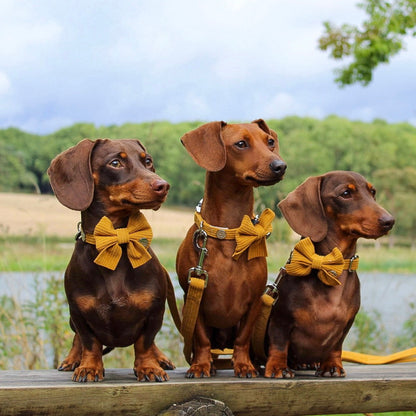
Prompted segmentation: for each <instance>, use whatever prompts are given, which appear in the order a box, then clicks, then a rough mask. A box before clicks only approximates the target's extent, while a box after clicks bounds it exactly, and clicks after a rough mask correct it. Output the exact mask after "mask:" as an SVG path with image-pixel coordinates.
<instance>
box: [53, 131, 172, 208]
mask: <svg viewBox="0 0 416 416" xmlns="http://www.w3.org/2000/svg"><path fill="white" fill-rule="evenodd" d="M48 175H49V177H50V182H51V185H52V189H53V191H54V192H55V195H56V197H57V198H58V200H59V201H60V202H61V203H62V204H63V205H65V206H66V207H68V208H70V209H74V210H77V211H85V210H86V209H88V207H90V205H91V204H92V203H93V201H99V202H100V203H101V204H102V205H103V206H104V211H105V213H106V214H107V213H111V212H118V211H120V212H124V213H126V214H127V215H128V214H131V213H133V212H136V211H138V210H139V209H144V208H150V209H158V208H159V207H160V206H161V204H162V203H163V202H164V201H165V199H166V196H167V193H168V190H169V184H168V183H167V182H166V181H164V180H162V179H161V178H160V177H159V176H158V175H156V173H155V169H154V167H153V160H152V157H151V156H150V155H149V154H148V153H147V152H146V149H145V148H144V146H143V145H142V144H141V143H140V142H139V141H138V140H133V139H124V140H109V139H98V140H96V141H92V140H89V139H84V140H82V141H81V142H79V143H78V144H77V145H76V146H74V147H71V148H70V149H68V150H66V151H64V152H62V153H61V154H59V155H58V156H57V157H55V158H54V159H53V160H52V162H51V165H50V167H49V169H48Z"/></svg>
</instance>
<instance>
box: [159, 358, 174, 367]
mask: <svg viewBox="0 0 416 416" xmlns="http://www.w3.org/2000/svg"><path fill="white" fill-rule="evenodd" d="M157 361H158V363H159V365H160V366H161V367H162V368H163V369H164V370H174V369H175V368H176V367H175V364H173V362H172V361H171V360H169V358H167V357H165V356H162V357H159V358H158V360H157Z"/></svg>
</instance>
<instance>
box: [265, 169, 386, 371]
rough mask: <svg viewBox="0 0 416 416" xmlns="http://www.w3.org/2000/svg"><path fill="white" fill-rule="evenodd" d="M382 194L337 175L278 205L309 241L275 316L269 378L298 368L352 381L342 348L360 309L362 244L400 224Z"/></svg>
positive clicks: (310, 182) (296, 258)
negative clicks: (377, 198) (359, 244)
mask: <svg viewBox="0 0 416 416" xmlns="http://www.w3.org/2000/svg"><path fill="white" fill-rule="evenodd" d="M375 194H376V190H375V188H374V187H373V185H371V184H370V183H369V182H368V181H367V180H366V179H365V178H364V177H363V176H361V175H360V174H358V173H356V172H350V171H333V172H328V173H326V174H324V175H321V176H315V177H310V178H308V179H307V180H306V181H305V182H303V183H302V184H301V185H299V186H298V187H297V188H296V189H295V190H294V191H292V192H291V193H289V194H288V195H287V197H286V198H285V199H283V200H282V201H281V202H280V203H279V204H278V207H279V208H280V210H281V212H282V214H283V216H284V217H285V219H286V220H287V222H288V223H289V225H290V226H291V228H292V229H293V230H294V231H295V232H296V233H298V234H299V235H300V236H302V239H301V240H300V241H299V243H298V244H297V245H296V246H295V249H294V251H293V252H292V255H291V258H290V259H289V261H288V263H287V264H286V266H285V270H284V273H283V276H282V279H281V280H280V283H279V285H278V293H279V298H278V301H277V302H276V304H275V305H274V306H273V308H272V311H271V314H270V320H269V325H268V332H267V334H268V337H267V336H266V341H267V338H268V359H267V363H266V367H265V374H264V375H265V377H272V378H290V377H293V376H294V371H293V370H295V369H298V368H300V369H302V368H313V369H315V370H316V373H315V375H316V376H323V377H344V376H345V371H344V369H343V366H342V359H341V354H342V344H343V342H344V339H345V337H346V335H347V333H348V331H349V330H350V328H351V326H352V324H353V322H354V318H355V315H356V314H357V312H358V310H359V307H360V282H359V279H358V276H357V272H356V269H357V267H358V256H357V255H356V245H357V240H358V238H360V237H362V238H367V239H377V238H379V237H381V236H383V235H385V234H387V233H388V232H389V231H390V230H391V228H392V227H393V225H394V218H393V217H392V216H391V215H390V214H389V213H388V212H387V211H386V210H385V209H384V208H382V207H381V206H380V205H379V204H378V203H377V202H376V201H375ZM266 345H267V342H266Z"/></svg>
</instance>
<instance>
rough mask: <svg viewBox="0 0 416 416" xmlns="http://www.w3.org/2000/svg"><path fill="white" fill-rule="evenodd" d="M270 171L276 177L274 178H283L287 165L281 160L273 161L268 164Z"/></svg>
mask: <svg viewBox="0 0 416 416" xmlns="http://www.w3.org/2000/svg"><path fill="white" fill-rule="evenodd" d="M269 166H270V170H271V171H272V172H273V173H274V174H275V175H276V176H283V175H284V174H285V172H286V168H287V165H286V163H285V162H283V160H279V159H274V160H273V161H272V162H271V163H270V165H269Z"/></svg>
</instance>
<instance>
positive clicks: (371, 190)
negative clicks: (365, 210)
mask: <svg viewBox="0 0 416 416" xmlns="http://www.w3.org/2000/svg"><path fill="white" fill-rule="evenodd" d="M370 192H371V195H373V198H374V199H376V193H377V191H376V190H375V189H374V188H371V189H370Z"/></svg>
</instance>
